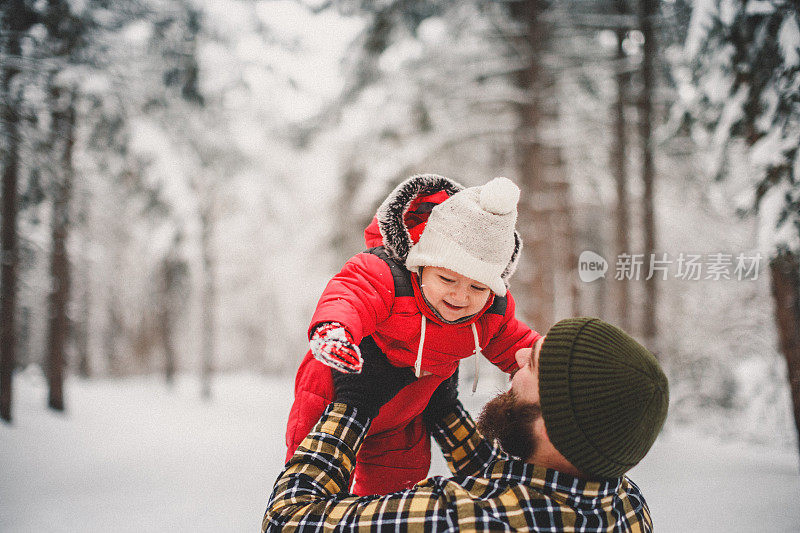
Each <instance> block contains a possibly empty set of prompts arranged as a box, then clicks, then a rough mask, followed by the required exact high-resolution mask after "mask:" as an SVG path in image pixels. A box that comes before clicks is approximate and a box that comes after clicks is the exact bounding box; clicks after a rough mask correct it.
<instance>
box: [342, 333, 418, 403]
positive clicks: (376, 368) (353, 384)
mask: <svg viewBox="0 0 800 533" xmlns="http://www.w3.org/2000/svg"><path fill="white" fill-rule="evenodd" d="M360 348H361V356H362V359H363V361H364V363H363V366H362V368H361V373H360V374H352V373H343V372H337V371H336V370H333V371H332V373H333V385H334V388H335V389H336V394H335V395H334V400H333V401H335V402H340V403H346V404H347V405H350V406H351V407H355V408H357V409H358V410H360V411H361V412H363V413H364V414H366V415H367V416H369V417H370V418H375V417H376V416H377V415H378V411H379V410H380V408H381V407H382V406H383V405H384V404H386V403H387V402H388V401H389V400H391V399H392V398H394V396H395V395H396V394H397V393H398V392H399V391H400V389H402V388H403V387H405V386H406V385H408V384H409V383H412V382H413V381H414V380H415V379H416V378H415V377H414V371H413V370H412V369H411V368H409V367H403V368H398V367H396V366H394V365H392V363H390V362H389V360H388V359H387V358H386V355H385V354H384V353H383V352H382V351H381V350H380V348H378V346H377V345H376V344H375V341H374V340H372V337H364V340H363V341H361V346H360Z"/></svg>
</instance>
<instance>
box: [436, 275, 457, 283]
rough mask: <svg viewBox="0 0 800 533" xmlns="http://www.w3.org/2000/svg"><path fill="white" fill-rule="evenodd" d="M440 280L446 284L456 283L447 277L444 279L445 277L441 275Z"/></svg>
mask: <svg viewBox="0 0 800 533" xmlns="http://www.w3.org/2000/svg"><path fill="white" fill-rule="evenodd" d="M439 279H441V280H442V281H444V282H445V283H453V282H454V281H455V280H453V279H450V278H446V277H444V276H442V275H440V276H439Z"/></svg>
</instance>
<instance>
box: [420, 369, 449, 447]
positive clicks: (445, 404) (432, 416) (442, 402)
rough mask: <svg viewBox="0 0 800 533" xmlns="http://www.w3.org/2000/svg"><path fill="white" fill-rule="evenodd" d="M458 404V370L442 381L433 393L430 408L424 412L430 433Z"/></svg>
mask: <svg viewBox="0 0 800 533" xmlns="http://www.w3.org/2000/svg"><path fill="white" fill-rule="evenodd" d="M457 402H458V368H456V371H455V372H454V373H453V375H452V376H450V377H449V378H447V379H446V380H444V381H442V382H441V383H440V384H439V386H438V387H436V390H435V391H433V395H432V396H431V399H430V401H428V406H427V407H426V408H425V410H424V411H423V412H422V421H423V422H424V423H425V427H426V428H428V432H432V431H433V428H434V427H436V423H437V422H439V420H441V419H442V417H443V416H444V415H446V414H447V413H449V412H450V411H452V410H453V409H454V408H455V406H456V403H457Z"/></svg>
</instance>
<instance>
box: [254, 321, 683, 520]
mask: <svg viewBox="0 0 800 533" xmlns="http://www.w3.org/2000/svg"><path fill="white" fill-rule="evenodd" d="M362 356H363V357H364V366H363V372H362V374H361V375H354V374H341V373H338V372H334V379H335V385H336V398H335V401H334V403H332V404H330V405H329V406H328V408H327V409H326V411H325V413H324V414H323V416H322V418H321V419H320V421H319V423H318V424H317V426H316V427H315V428H314V430H312V432H311V433H310V434H309V435H308V437H306V439H305V440H304V441H303V443H302V444H301V445H300V447H299V448H298V449H297V452H296V453H295V455H294V456H293V457H292V459H291V460H290V461H289V462H288V463H287V464H286V468H285V470H284V472H283V473H282V474H281V475H280V477H279V478H278V480H277V482H276V484H275V489H274V491H273V494H272V498H271V500H270V504H269V507H268V508H267V512H266V514H265V516H264V521H263V524H262V527H263V530H264V531H278V530H291V529H299V530H305V529H308V530H314V531H327V530H331V531H333V530H355V529H356V528H359V529H360V528H362V527H363V528H365V529H368V530H370V531H383V530H391V531H406V530H411V531H417V530H418V531H423V530H424V531H495V530H497V531H508V530H533V531H539V530H541V531H609V530H624V531H652V522H651V519H650V512H649V510H648V508H647V504H646V503H645V500H644V498H643V497H642V495H641V493H640V491H639V489H638V487H636V485H634V484H633V483H632V482H631V481H630V480H629V479H627V478H626V477H625V476H624V473H625V472H627V471H628V470H629V469H630V468H632V467H633V466H634V465H635V464H637V463H638V462H639V461H640V460H641V459H642V458H643V457H644V455H645V454H646V453H647V451H648V450H649V449H650V447H651V445H652V444H653V441H654V440H655V438H656V436H657V435H658V432H659V431H660V429H661V426H662V425H663V423H664V419H665V418H666V414H667V405H668V386H667V379H666V377H665V375H664V373H663V371H662V370H661V368H660V366H659V364H658V362H657V361H656V359H655V357H654V356H653V355H652V354H651V353H650V352H648V351H647V350H646V349H645V348H644V347H642V346H641V345H640V344H638V343H637V342H636V341H635V340H633V339H632V338H631V337H630V336H628V335H627V334H626V333H624V332H623V331H621V330H620V329H618V328H616V327H614V326H612V325H610V324H607V323H605V322H603V321H601V320H599V319H596V318H576V319H568V320H563V321H561V322H559V323H558V324H556V325H555V326H553V327H552V328H551V329H550V331H549V332H548V333H547V335H546V337H545V338H544V339H543V341H542V340H540V341H538V342H537V343H536V345H535V346H534V348H533V349H532V350H531V349H524V350H520V351H519V352H517V363H518V365H519V367H520V368H519V370H518V371H517V372H516V374H515V375H514V377H513V378H512V384H511V389H510V390H509V391H508V392H506V393H503V394H501V395H499V396H498V397H496V398H495V399H493V400H491V401H490V402H489V403H488V404H487V405H486V407H485V408H484V410H483V412H482V413H481V416H480V418H479V424H478V425H479V427H480V432H479V431H478V430H477V428H476V425H475V424H474V422H473V421H472V419H471V418H470V416H469V414H468V413H467V412H466V411H465V410H464V408H463V406H462V405H461V403H460V402H459V401H458V399H457V396H456V389H455V381H456V380H452V379H451V380H448V381H446V382H444V383H443V384H442V386H440V387H439V389H437V391H436V393H435V394H434V396H433V398H431V401H430V403H429V405H428V410H427V411H426V415H425V416H426V423H427V424H429V425H431V426H433V427H432V428H431V429H432V434H433V436H434V438H435V439H436V441H437V443H438V444H439V446H441V448H442V452H443V453H444V455H445V458H446V459H447V463H448V466H449V468H450V470H451V471H452V473H453V477H452V478H449V479H446V478H443V477H438V476H437V477H432V478H428V479H426V480H424V481H422V482H420V483H418V484H417V485H416V486H414V487H413V488H411V489H408V490H405V491H401V492H397V493H393V494H389V495H387V496H364V497H355V496H352V495H350V494H349V493H348V492H347V488H348V486H349V485H348V484H349V479H350V475H351V473H352V469H353V465H354V463H355V456H356V454H357V453H358V450H359V447H360V445H361V443H362V442H363V439H364V436H365V435H366V433H367V430H368V429H369V424H370V421H371V419H372V418H374V416H375V415H377V413H378V410H379V409H380V407H381V406H382V405H383V404H384V403H386V402H387V401H388V400H389V399H391V397H392V396H393V395H394V394H396V393H397V391H399V390H400V389H401V388H402V387H403V386H405V385H406V384H407V383H410V381H411V380H413V375H411V372H410V370H409V369H399V368H395V367H393V366H392V365H391V364H389V363H388V361H386V359H385V358H384V357H383V356H382V355H381V354H379V353H371V354H362ZM421 379H426V378H421ZM481 433H483V434H484V435H486V436H487V437H490V438H494V439H496V440H497V441H498V442H499V444H500V448H498V447H496V446H494V445H492V444H491V443H490V442H489V441H488V440H486V438H484V437H483V436H482V434H481Z"/></svg>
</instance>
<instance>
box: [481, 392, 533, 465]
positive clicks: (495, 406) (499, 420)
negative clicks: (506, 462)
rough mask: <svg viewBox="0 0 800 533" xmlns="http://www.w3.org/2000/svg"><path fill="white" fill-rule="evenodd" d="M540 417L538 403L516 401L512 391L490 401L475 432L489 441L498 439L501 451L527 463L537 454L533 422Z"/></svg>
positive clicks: (517, 399) (484, 408) (482, 412)
mask: <svg viewBox="0 0 800 533" xmlns="http://www.w3.org/2000/svg"><path fill="white" fill-rule="evenodd" d="M540 416H542V408H541V406H540V405H539V404H538V403H523V402H520V401H519V398H517V395H516V394H515V393H514V391H513V390H509V391H507V392H504V393H502V394H498V395H497V396H495V397H494V398H492V399H491V400H490V401H489V402H488V403H487V404H486V405H485V406H484V407H483V410H482V411H481V414H480V416H479V417H478V430H479V431H480V432H481V433H482V434H483V436H484V437H486V438H488V439H490V440H491V439H497V440H498V441H500V446H501V447H502V448H503V451H505V452H506V453H508V454H510V455H513V456H515V457H519V458H520V459H523V460H526V459H528V458H530V457H531V456H532V455H533V453H534V452H535V451H536V439H535V438H534V436H533V422H534V420H536V419H537V418H539V417H540Z"/></svg>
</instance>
